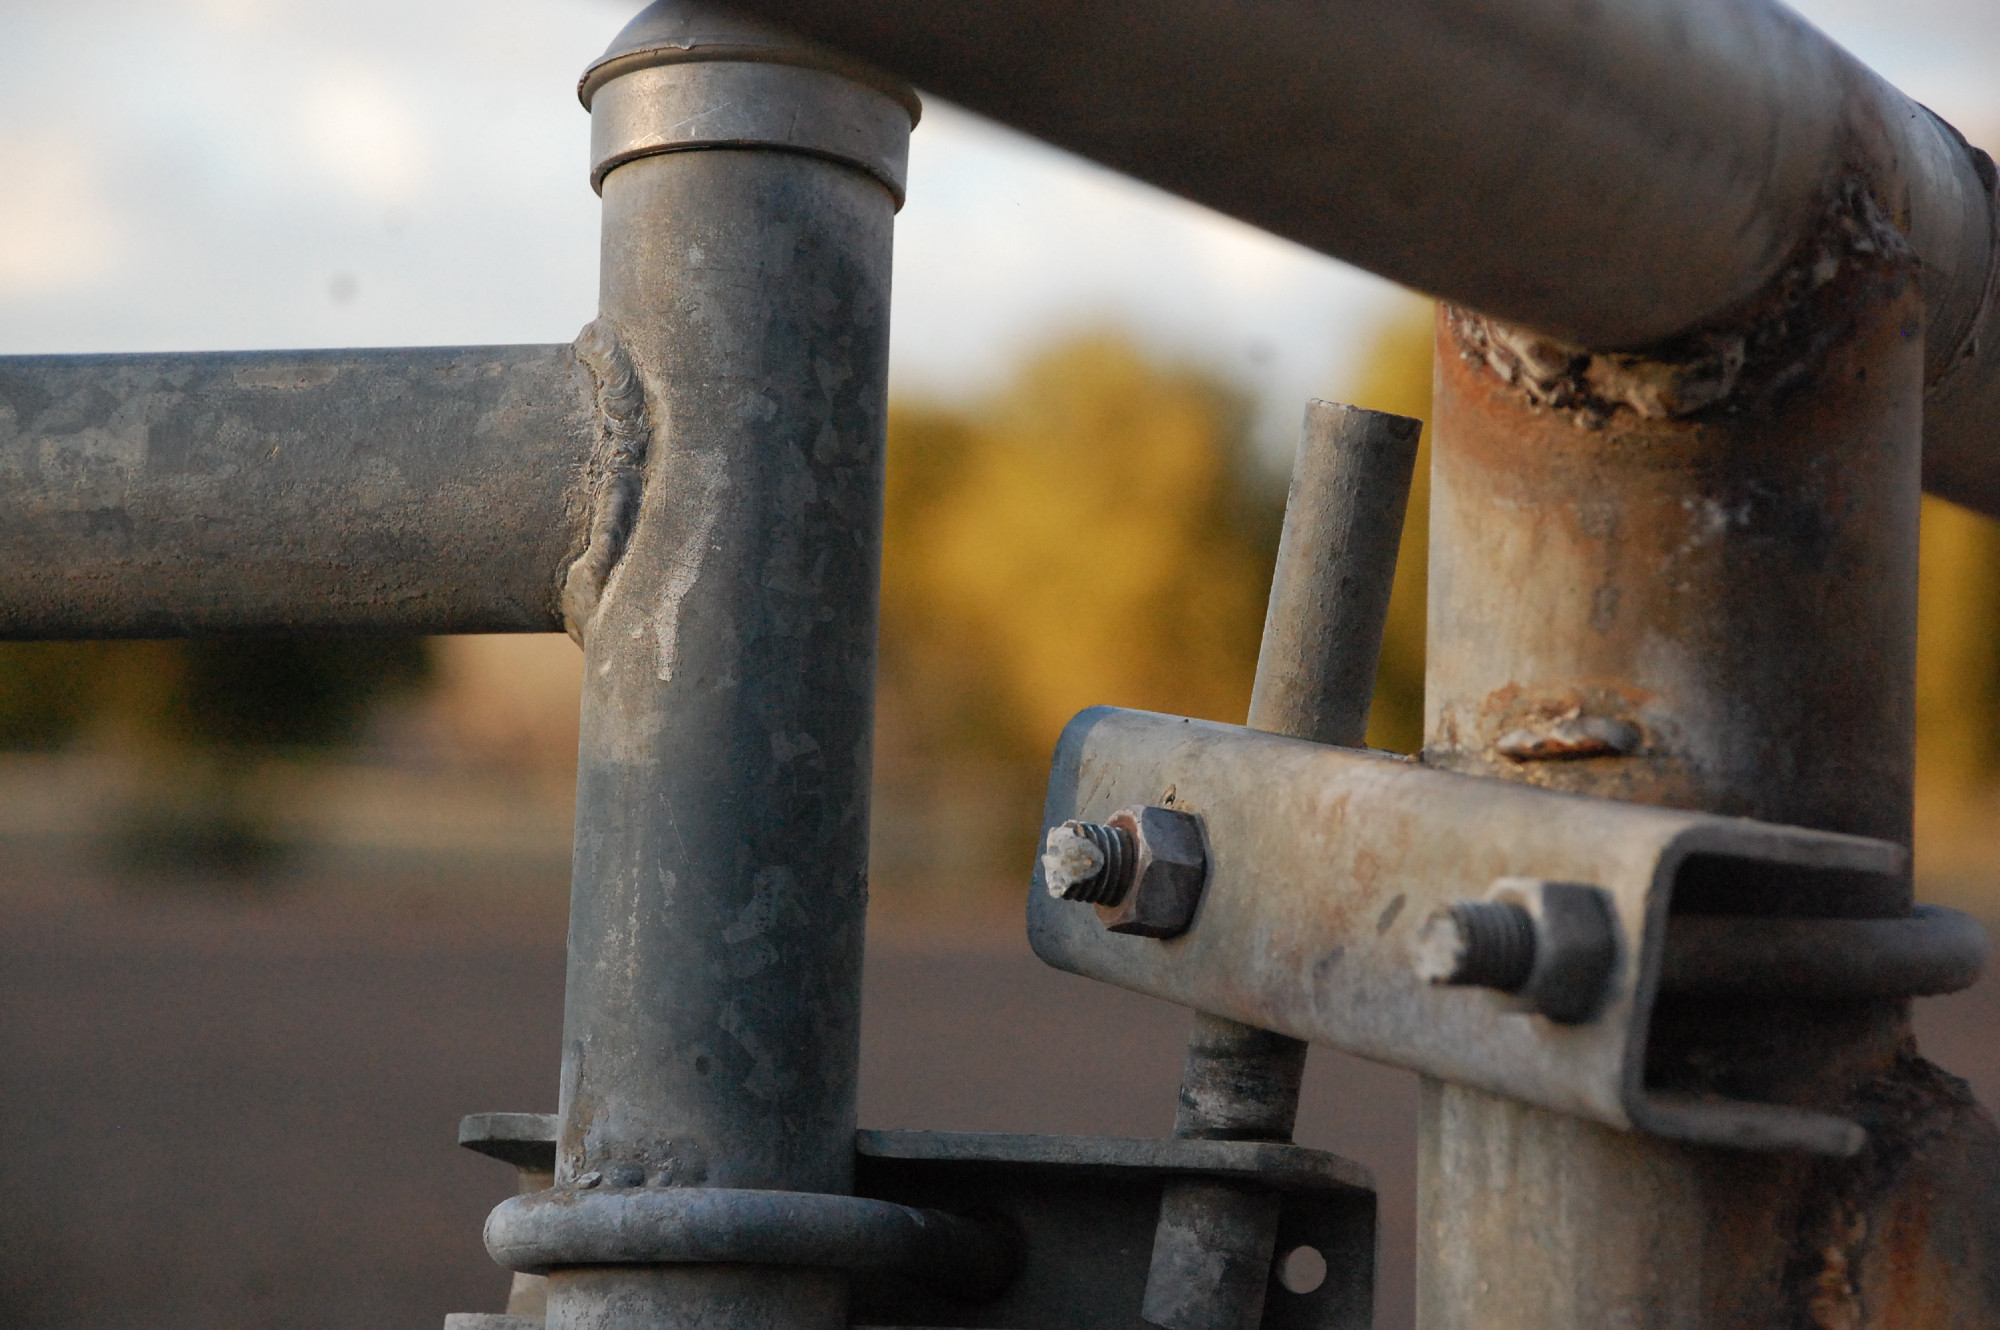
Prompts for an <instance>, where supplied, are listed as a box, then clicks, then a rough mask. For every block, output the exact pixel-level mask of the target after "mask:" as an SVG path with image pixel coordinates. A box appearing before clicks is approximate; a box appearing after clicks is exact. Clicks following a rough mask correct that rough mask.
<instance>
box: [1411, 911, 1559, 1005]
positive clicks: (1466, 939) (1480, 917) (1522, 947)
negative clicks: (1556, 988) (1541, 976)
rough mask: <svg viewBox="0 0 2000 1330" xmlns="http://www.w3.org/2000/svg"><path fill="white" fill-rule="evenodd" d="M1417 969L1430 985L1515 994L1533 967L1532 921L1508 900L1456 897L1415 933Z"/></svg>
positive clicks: (1526, 981) (1522, 986)
mask: <svg viewBox="0 0 2000 1330" xmlns="http://www.w3.org/2000/svg"><path fill="white" fill-rule="evenodd" d="M1416 963H1417V973H1418V974H1419V975H1420V976H1422V977H1423V978H1425V979H1428V980H1430V981H1431V982H1432V983H1434V984H1469V985H1474V986H1477V987H1480V988H1497V989H1499V990H1500V991H1501V992H1503V993H1518V992H1520V991H1521V989H1523V988H1524V987H1526V986H1527V983H1528V976H1529V975H1530V974H1532V973H1533V972H1534V969H1535V920H1534V917H1533V916H1532V915H1530V914H1529V913H1528V911H1527V910H1526V909H1525V908H1524V907H1522V906H1520V905H1517V904H1515V903H1514V902H1513V901H1458V902H1456V903H1454V904H1452V905H1450V906H1447V907H1446V908H1444V909H1442V910H1440V911H1438V912H1437V913H1436V914H1434V915H1432V916H1431V917H1430V919H1429V920H1427V921H1426V922H1425V924H1424V927H1423V931H1422V932H1420V933H1419V934H1418V935H1417V950H1416Z"/></svg>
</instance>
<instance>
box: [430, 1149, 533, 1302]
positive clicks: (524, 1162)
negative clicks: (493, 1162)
mask: <svg viewBox="0 0 2000 1330" xmlns="http://www.w3.org/2000/svg"><path fill="white" fill-rule="evenodd" d="M458 1143H459V1144H460V1145H462V1146H464V1147H465V1148H466V1149H468V1150H474V1151H477V1152H478V1153H480V1154H483V1155H486V1156H487V1157H488V1158H491V1159H498V1160H501V1161H503V1162H505V1163H509V1164H512V1165H513V1166H514V1168H515V1169H516V1171H517V1174H516V1176H517V1185H516V1187H515V1192H516V1194H517V1195H521V1196H532V1195H534V1194H535V1193H536V1192H543V1191H547V1190H548V1189H549V1188H550V1187H553V1186H554V1185H555V1180H556V1179H555V1173H556V1119H555V1115H554V1114H553V1113H471V1114H467V1115H466V1116H465V1117H464V1118H463V1119H461V1120H460V1122H459V1124H458ZM548 1313H549V1281H548V1279H547V1278H546V1277H545V1276H543V1275H539V1274H529V1273H525V1272H521V1271H516V1272H515V1274H514V1278H513V1281H512V1282H511V1283H510V1284H509V1285H508V1288H507V1311H506V1313H505V1314H506V1315H508V1316H515V1317H525V1318H531V1319H532V1320H533V1321H534V1323H535V1324H536V1325H537V1326H539V1325H541V1324H542V1323H543V1322H544V1321H545V1320H546V1319H547V1317H548ZM454 1315H458V1316H462V1317H472V1318H477V1317H479V1316H483V1315H485V1313H454ZM445 1330H480V1326H479V1325H477V1324H474V1323H473V1322H472V1321H462V1322H460V1323H454V1321H453V1318H452V1317H450V1316H448V1317H446V1318H445ZM486 1330H508V1328H507V1327H506V1326H505V1325H504V1324H501V1325H492V1326H488V1327H487V1328H486Z"/></svg>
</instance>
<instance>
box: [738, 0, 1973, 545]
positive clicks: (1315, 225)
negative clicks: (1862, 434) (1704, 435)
mask: <svg viewBox="0 0 2000 1330" xmlns="http://www.w3.org/2000/svg"><path fill="white" fill-rule="evenodd" d="M741 8H743V9H744V10H745V11H746V12H751V13H755V14H758V15H760V16H762V17H764V18H767V19H770V20H771V21H773V22H782V23H785V24H788V25H790V26H792V27H793V28H795V29H796V30H798V31H799V32H801V33H804V34H806V35H807V36H810V37H812V38H815V39H817V40H820V41H824V42H827V43H829V44H831V45H834V46H837V47H839V48H840V49H842V50H845V51H848V52H851V53H852V54H853V55H855V56H856V57H859V58H862V59H866V60H869V61H872V62H874V63H875V64H877V65H880V66H881V67H883V68H885V69H890V70H893V71H895V72H896V73H898V74H901V75H903V76H905V77H907V78H909V79H910V80H911V81H912V82H914V83H916V84H918V85H919V86H921V87H924V88H927V89H931V90H933V91H935V92H936V93H938V94H939V95H941V96H945V97H949V98H951V99H952V100H953V101H956V102H959V103H961V104H963V105H965V106H968V107H970V108H972V109H973V110H975V111H978V112H981V113H982V114H985V115H990V116H993V117H994V118H996V119H998V120H1001V121H1004V122H1006V123H1007V124H1010V125H1013V126H1015V127H1017V128H1020V129H1024V130H1027V131H1028V132H1029V133H1032V134H1036V135H1039V136H1040V137H1042V138H1045V139H1047V140H1049V141H1050V142H1052V143H1055V144H1057V145H1059V146H1061V147H1064V148H1068V149H1070V150H1071V151H1073V152H1078V153H1081V154H1083V155H1084V156H1086V157H1090V158H1093V159H1095V160H1097V161H1100V162H1103V163H1105V164H1106V165H1108V166H1112V167H1115V168H1117V169H1119V170H1121V171H1127V172H1130V173H1131V174H1133V175H1135V176H1138V177H1139V178H1140V179H1142V180H1147V181H1150V182H1152V183H1153V184H1156V185H1160V186H1162V187H1163V188H1166V189H1169V190H1172V191H1173V192H1175V193H1178V194H1181V195H1184V196H1185V197H1187V198H1190V199H1193V200H1195V201H1196V202H1198V203H1203V204H1206V205H1207V206H1209V207H1212V208H1216V209H1219V210H1220V211H1222V212H1225V213H1228V214H1230V215H1231V216H1234V217H1240V218H1242V219H1243V220H1245V221H1248V222H1251V223H1253V224H1254V225H1257V226H1261V227H1263V228H1265V229H1266V230H1269V231H1272V232H1275V233H1276V234H1279V235H1282V236H1286V237H1287V238H1289V239H1293V240H1297V241H1299V242H1301V243H1303V244H1306V245H1309V246H1311V247H1313V248H1315V249H1318V250H1320V251H1321V252H1323V253H1327V254H1331V255H1334V256H1335V257H1337V258H1342V259H1345V260H1347V261H1348V262H1351V263H1354V264H1357V265H1359V266H1361V267H1363V268H1367V269H1368V270H1370V271H1371V272H1376V273H1380V274H1381V275H1383V276H1385V277H1389V278H1391V279H1393V280H1395V281H1399V282H1402V283H1405V284H1407V285H1409V286H1413V287H1415V288H1417V289H1419V290H1422V291H1428V292H1433V293H1435V294H1437V295H1440V296H1443V297H1445V298H1447V299H1450V300H1453V301H1456V302H1458V303H1460V304H1462V305H1465V306H1468V307H1470V308H1473V309H1477V310H1480V311H1482V312H1484V313H1486V314H1490V315H1493V316H1496V317H1500V318H1505V319H1509V320H1513V321H1516V322H1519V323H1522V324H1525V325H1527V326H1529V327H1533V328H1535V329H1538V330H1539V331H1541V332H1544V333H1548V334H1552V335H1555V336H1558V337H1560V338H1563V339H1564V340H1566V341H1569V342H1571V343H1574V344H1576V345H1578V346H1586V347H1591V348H1595V349H1599V350H1609V349H1616V348H1629V347H1637V346H1644V345H1647V344H1650V343H1654V342H1658V341H1662V340H1664V339H1667V338H1670V337H1674V336H1677V335H1680V334H1684V333H1687V332H1689V331H1691V330H1694V329H1696V328H1698V327H1700V326H1702V325H1704V324H1707V323H1710V322H1712V321H1715V320H1717V319H1719V318H1721V319H1726V318H1727V317H1729V316H1730V315H1731V314H1732V311H1735V310H1737V309H1738V308H1739V307H1741V306H1744V305H1746V304H1748V303H1749V302H1751V301H1752V300H1753V299H1754V297H1756V296H1757V294H1758V293H1759V292H1761V291H1762V290H1763V289H1764V288H1765V287H1766V285H1767V284H1768V283H1769V282H1770V281H1771V280H1772V279H1773V278H1774V277H1775V276H1776V275H1777V274H1778V272H1779V271H1780V270H1781V269H1782V268H1783V267H1784V266H1785V265H1786V264H1787V263H1788V262H1790V261H1791V260H1792V258H1793V256H1794V252H1795V250H1796V249H1797V247H1798V246H1799V245H1801V244H1802V243H1805V242H1806V241H1807V240H1808V239H1809V238H1810V237H1811V236H1812V234H1813V233H1814V232H1815V230H1816V229H1817V227H1818V225H1819V218H1820V214H1821V210H1822V209H1823V207H1824V206H1825V203H1826V201H1827V200H1828V199H1829V198H1831V197H1833V196H1835V195H1837V194H1838V193H1839V191H1840V189H1841V187H1842V185H1843V183H1844V181H1845V180H1846V179H1848V178H1849V177H1851V176H1856V175H1858V176H1860V177H1862V178H1865V179H1866V180H1867V181H1868V182H1869V183H1870V185H1871V187H1872V188H1873V189H1874V190H1875V191H1876V193H1877V194H1878V196H1879V197H1880V198H1881V199H1882V200H1883V203H1884V206H1885V208H1886V209H1887V210H1888V211H1889V212H1890V213H1891V214H1892V215H1893V216H1894V217H1895V219H1896V222H1897V225H1898V226H1899V227H1900V228H1901V229H1902V230H1903V231H1904V233H1905V234H1906V235H1907V237H1908V238H1909V240H1910V242H1911V243H1912V245H1913V246H1914V248H1915V251H1916V253H1917V255H1918V256H1919V259H1920V260H1921V262H1922V264H1923V266H1924V269H1925V278H1924V282H1925V290H1926V299H1927V307H1928V322H1929V325H1930V329H1931V338H1930V366H1929V373H1928V375H1927V381H1928V382H1929V383H1930V384H1931V385H1932V387H1933V389H1934V391H1935V397H1934V399H1933V406H1934V410H1933V411H1932V413H1931V417H1930V419H1929V421H1928V424H1927V426H1926V439H1927V454H1928V461H1927V467H1928V475H1929V480H1928V483H1929V484H1930V485H1931V486H1932V488H1934V489H1935V490H1936V491H1937V492H1939V493H1942V494H1944V495H1945V496H1946V497H1948V498H1953V499H1957V500H1959V501H1961V502H1966V503H1970V504H1972V505H1973V506H1975V507H1978V508H1981V509H1982V511H1986V512H2000V462H1996V461H1995V460H1994V459H1995V457H1996V450H1995V449H1994V448H1993V446H1992V443H1993V437H1994V436H1993V430H1992V425H1991V422H1992V421H1993V420H1994V419H1996V418H2000V410H1996V408H1997V407H2000V338H1994V337H1992V336H1981V335H1980V334H1981V332H1982V330H1983V329H1984V328H1986V326H1987V325H1988V323H1989V321H1990V319H1991V317H1992V311H1993V303H1994V302H1993V298H1992V289H1993V282H1994V278H1995V275H1996V266H1995V253H1996V248H1995V235H1996V229H1995V224H1994V216H1995V209H1994V202H1993V185H1994V175H1993V170H1992V164H1991V162H1990V161H1988V160H1986V159H1985V157H1984V155H1983V154H1980V153H1977V152H1975V151H1973V150H1971V149H1969V148H1967V147H1966V145H1965V143H1964V141H1963V140H1962V139H1961V138H1960V137H1959V136H1958V135H1957V133H1956V131H1954V130H1952V129H1951V128H1950V127H1949V126H1947V125H1945V124H1943V123H1942V122H1941V121H1939V120H1938V119H1937V118H1936V117H1935V116H1933V115H1931V113H1930V112H1928V111H1926V110H1924V109H1923V108H1922V107H1920V106H1917V105H1916V104H1915V103H1913V102H1911V101H1910V100H1908V99H1907V98H1905V97H1904V96H1903V95H1902V94H1901V93H1899V92H1897V91H1895V90H1894V89H1893V88H1890V87H1888V86H1887V85H1886V84H1884V83H1883V82H1882V81H1881V80H1880V79H1879V78H1877V77H1876V76H1875V75H1874V74H1873V73H1871V72H1869V71H1868V70H1866V69H1865V68H1863V67H1862V66H1861V65H1860V64H1858V63H1857V62H1856V61H1855V60H1854V59H1853V57H1851V56H1849V55H1848V54H1847V53H1846V52H1845V51H1843V50H1841V49H1840V48H1839V47H1838V46H1836V45H1835V44H1834V43H1833V42H1831V41H1830V40H1828V39H1827V38H1826V37H1824V36H1822V35H1821V34H1820V33H1819V32H1818V31H1816V30H1815V29H1813V28H1812V27H1810V26H1809V25H1807V24H1806V23H1805V21H1804V20H1802V19H1800V18H1799V17H1798V16H1797V15H1796V14H1794V13H1792V12H1791V11H1790V10H1789V9H1786V8H1785V7H1784V6H1782V5H1781V4H1778V3H1775V2H1774V0H1634V2H1632V3H1624V4H1619V5H1611V6H1597V7H1592V8H1590V9H1588V10H1578V9H1577V8H1576V7H1575V6H1574V5H1571V4H1568V3H1564V0H1509V2H1508V3H1505V4H1498V5H1495V4H1488V3H1479V2H1478V0H1412V2H1410V3H1402V4H1395V5H1381V4H1372V3H1367V2H1366V0H1337V2H1336V3H1330V4H1301V3H1286V4H1268V3H1248V2H1247V0H1236V2H1235V3H1226V4H1215V3H1207V2H1206V0H1091V2H1089V3H1053V2H1052V0H1000V2H998V3H987V4H982V5H979V6H976V7H973V8H966V7H963V6H938V5H931V4H925V3H921V0H813V2H812V3H805V2H804V0H743V3H742V5H741Z"/></svg>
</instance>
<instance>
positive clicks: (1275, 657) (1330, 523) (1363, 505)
mask: <svg viewBox="0 0 2000 1330" xmlns="http://www.w3.org/2000/svg"><path fill="white" fill-rule="evenodd" d="M1422 431H1423V422H1422V421H1420V420H1412V419H1411V418H1410V417H1408V416H1398V415H1391V414H1390V413H1389V412H1386V411H1369V410H1366V409H1364V408H1361V407H1354V406H1342V405H1340V404H1338V403H1335V402H1320V401H1315V402H1313V403H1311V404H1309V405H1308V406H1307V407H1306V418H1305V427H1304V429H1303V431H1302V432H1301V434H1300V438H1299V451H1298V457H1297V459H1296V460H1295V461H1294V463H1293V466H1292V484H1291V489H1290V491H1289V492H1288V493H1287V495H1286V497H1285V527H1284V532H1283V534H1282V535H1281V536H1280V537H1279V539H1278V559H1277V564H1276V566H1275V568H1274V569H1273V570H1272V574H1271V599H1270V603H1269V604H1268V606H1267V607H1266V609H1265V612H1264V637H1263V640H1262V642H1261V643H1259V645H1258V649H1257V680H1256V683H1255V685H1254V686H1253V687H1252V689H1251V692H1250V717H1249V725H1250V728H1251V729H1253V730H1268V731H1269V732H1270V733H1272V734H1284V735H1289V736H1290V737H1292V738H1294V739H1310V740H1312V741H1313V742H1314V743H1323V744H1341V745H1344V746H1346V747H1349V748H1359V747H1360V746H1361V744H1362V741H1363V740H1364V738H1365V737H1366V736H1367V733H1368V706H1369V703H1370V702H1371V701H1372V700H1373V698H1374V695H1375V666H1376V662H1377V660H1378V658H1379V657H1380V656H1381V654H1382V629H1383V625H1384V624H1385V623H1387V622H1388V617H1389V591H1390V589H1391V588H1392V587H1393V586H1394V585H1395V581H1396V552H1397V550H1398V549H1399V548H1401V543H1402V538H1403V512H1404V510H1405V509H1406V508H1407V507H1408V506H1409V502H1410V474H1411V471H1412V470H1413V469H1414V467H1415V465H1416V460H1417V440H1418V437H1419V436H1420V434H1421V433H1422Z"/></svg>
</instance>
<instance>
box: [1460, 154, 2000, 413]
mask: <svg viewBox="0 0 2000 1330" xmlns="http://www.w3.org/2000/svg"><path fill="white" fill-rule="evenodd" d="M1989 166H1990V163H1989ZM1981 178H1982V179H1984V178H1985V177H1984V176H1982V177H1981ZM1916 263H1917V258H1916V254H1915V252H1914V251H1913V250H1912V249H1911V248H1910V244H1909V241H1908V240H1907V238H1905V237H1904V235H1903V233H1902V232H1901V231H1900V230H1898V229H1897V228H1896V226H1895V224H1894V222H1893V221H1892V220H1891V219H1890V218H1889V216H1888V215H1887V214H1886V213H1885V212H1884V211H1883V209H1882V207H1881V205H1880V203H1879V202H1878V201H1877V199H1876V197H1875V194H1874V192H1873V190H1871V189H1870V188H1869V186H1868V183H1867V182H1866V181H1865V180H1863V179H1862V178H1860V177H1858V176H1851V177H1849V178H1848V179H1846V180H1844V181H1843V182H1842V183H1841V185H1840V187H1839V188H1838V189H1837V190H1836V191H1835V193H1834V197H1833V200H1832V202H1831V204H1830V206H1829V207H1828V210H1827V214H1826V217H1825V220H1824V222H1823V224H1822V225H1821V226H1820V227H1819V228H1818V230H1817V231H1816V232H1815V233H1814V234H1813V235H1812V236H1811V237H1809V238H1808V239H1807V240H1806V241H1805V242H1804V243H1802V244H1801V245H1800V246H1799V247H1798V249H1797V250H1796V251H1795V254H1794V257H1793V259H1792V261H1791V262H1790V263H1788V264H1787V265H1786V266H1785V267H1784V268H1783V269H1781V270H1780V271H1779V273H1778V275H1777V276H1776V277H1774V278H1772V279H1771V281H1770V282H1769V283H1768V284H1767V285H1766V287H1765V289H1764V292H1763V294H1762V295H1760V296H1759V297H1758V298H1756V299H1755V300H1754V301H1752V302H1751V303H1750V304H1748V305H1747V306H1745V307H1744V308H1742V309H1740V310H1738V311H1736V312H1735V313H1734V314H1733V315H1732V316H1731V317H1729V318H1727V319H1725V320H1721V321H1718V322H1717V323H1714V324H1711V325H1709V326H1706V327H1703V328H1697V329H1695V330H1693V331H1691V332H1688V333H1686V334H1684V335H1682V336H1679V337H1676V338H1673V339H1671V340H1669V341H1667V342H1664V343H1662V344H1660V345H1658V346H1653V347H1647V348H1644V349H1643V350H1639V351H1603V352H1597V351H1592V350H1590V349H1589V348H1587V347H1582V346H1578V345H1575V344H1573V343H1570V342H1565V341H1562V340H1560V339H1557V338H1554V337H1549V336H1545V335H1544V334H1542V333H1538V332H1535V331H1533V330H1531V329H1528V328H1523V327H1520V326H1517V325H1515V324H1510V323H1505V322H1502V321H1500V320H1498V319H1492V318H1488V317H1486V316H1485V315H1482V314H1477V313H1474V312H1472V311H1471V310H1467V309H1462V308H1458V307H1456V306H1448V307H1447V316H1446V317H1447V323H1448V326H1449V328H1450V330H1451V334H1452V337H1453V340H1454V341H1455V342H1456V343H1457V346H1458V351H1459V355H1460V356H1461V357H1462V358H1463V359H1464V360H1466V361H1467V362H1468V363H1472V364H1483V365H1484V366H1485V368H1486V369H1488V370H1490V371H1491V372H1492V373H1493V374H1494V375H1495V376H1497V377H1498V378H1499V379H1500V380H1501V382H1503V383H1505V384H1507V385H1509V386H1510V387H1512V388H1514V389H1515V390H1516V391H1518V392H1520V393H1521V394H1523V395H1524V396H1525V397H1527V399H1528V400H1529V401H1530V402H1531V403H1532V404H1533V405H1535V406H1537V407H1541V408H1544V409H1547V410H1552V411H1563V412H1568V413H1569V414H1570V416H1571V418H1572V420H1573V421H1574V423H1575V424H1576V425H1577V426H1578V427H1579V428H1582V429H1601V428H1603V427H1604V426H1605V425H1606V424H1607V423H1609V422H1610V421H1611V420H1612V419H1613V418H1614V417H1615V416H1617V415H1618V414H1619V413H1621V412H1629V413H1631V414H1633V415H1636V416H1638V417H1639V418H1640V419H1642V420H1680V419H1685V418H1688V417H1692V416H1696V415H1699V414H1701V413H1703V412H1707V411H1712V410H1718V409H1725V410H1726V409H1730V408H1734V407H1738V406H1742V405H1747V404H1749V403H1750V402H1751V401H1753V400H1756V399H1760V398H1761V399H1770V398H1774V397H1777V396H1780V395H1782V394H1784V393H1787V392H1789V391H1791V390H1792V389H1793V388H1795V387H1797V386H1799V385H1801V384H1803V383H1805V382H1806V381H1808V380H1809V379H1810V378H1811V377H1812V375H1813V373H1814V372H1815V371H1816V370H1817V369H1818V364H1819V361H1820V359H1821V357H1822V356H1823V355H1824V353H1825V351H1826V348H1827V347H1828V345H1830V343H1831V340H1832V339H1831V337H1830V336H1829V335H1828V329H1829V328H1830V327H1832V326H1834V325H1835V324H1836V323H1837V320H1829V318H1828V317H1827V313H1826V311H1825V310H1824V309H1823V308H1822V305H1823V304H1824V301H1825V299H1826V297H1827V296H1828V295H1830V294H1837V292H1834V291H1830V290H1829V288H1833V287H1834V286H1835V284H1836V282H1838V281H1839V280H1840V279H1841V278H1842V277H1843V275H1845V274H1848V273H1850V272H1852V271H1853V270H1855V269H1858V268H1876V269H1880V268H1883V267H1885V266H1886V267H1889V268H1903V269H1906V270H1907V271H1910V272H1914V271H1915V267H1916Z"/></svg>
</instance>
